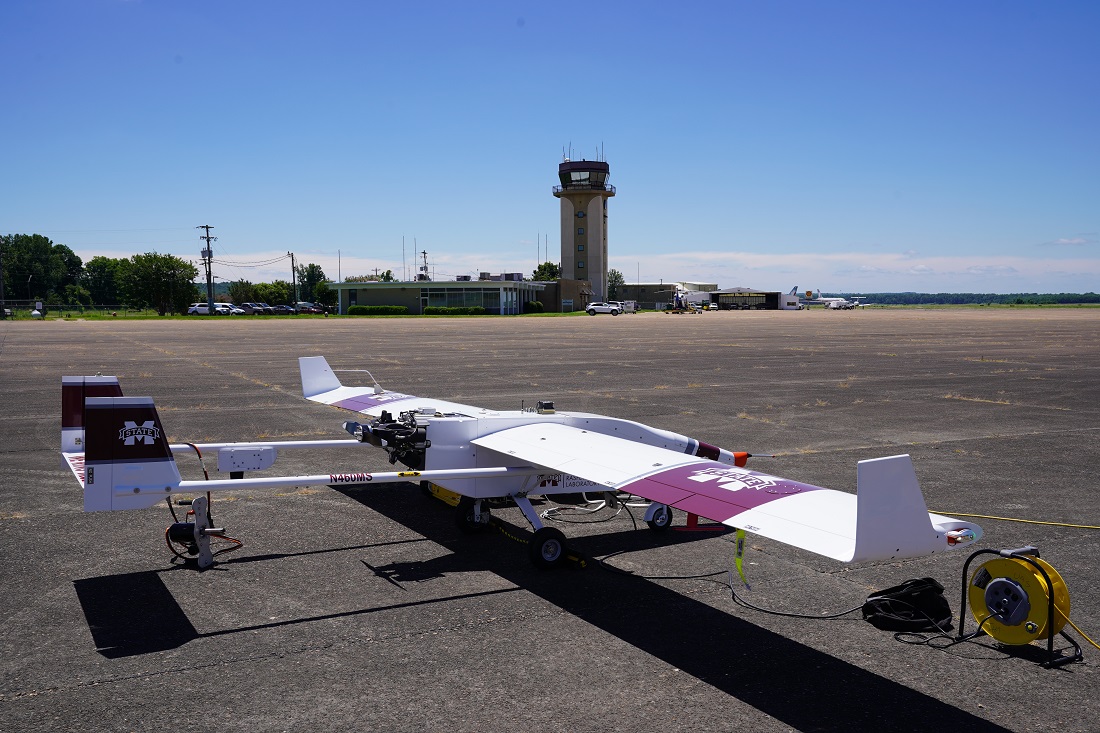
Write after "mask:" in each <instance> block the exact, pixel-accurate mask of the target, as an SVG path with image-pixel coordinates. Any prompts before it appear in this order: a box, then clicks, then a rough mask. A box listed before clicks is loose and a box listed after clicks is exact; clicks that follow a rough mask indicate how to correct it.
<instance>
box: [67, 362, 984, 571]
mask: <svg viewBox="0 0 1100 733" xmlns="http://www.w3.org/2000/svg"><path fill="white" fill-rule="evenodd" d="M299 369H300V371H301V378H302V393H303V395H304V396H305V397H306V398H307V399H309V400H312V401H314V402H320V403H323V404H327V405H334V406H337V407H341V408H344V409H347V410H351V411H353V412H357V413H361V414H363V415H366V416H367V418H368V419H367V420H366V421H365V422H363V423H359V422H352V421H349V422H345V423H344V429H345V430H346V431H347V432H348V433H350V434H351V435H352V436H353V437H352V438H351V439H343V440H313V441H283V442H273V441H258V442H252V443H202V444H169V442H168V439H167V435H166V433H165V431H164V428H163V426H162V424H161V421H160V417H159V416H158V414H157V410H156V407H155V406H154V404H153V399H152V398H151V397H125V396H123V395H122V389H121V387H120V386H119V383H118V380H117V378H115V377H100V376H96V377H64V378H63V379H62V438H61V441H62V456H63V457H64V461H65V463H66V464H67V465H68V466H69V468H70V469H71V470H72V472H73V474H74V475H75V476H76V478H77V480H78V481H79V482H80V484H81V486H82V487H83V490H84V510H85V511H89V512H94V511H104V510H118V509H140V508H145V507H151V506H154V505H155V504H158V503H160V502H162V501H167V502H168V506H169V507H170V508H171V507H172V506H173V501H175V502H176V503H177V505H178V504H180V503H181V502H179V500H178V499H177V497H178V496H179V495H181V494H198V495H199V496H198V498H195V499H193V500H188V501H186V502H182V503H185V504H187V505H189V506H190V507H191V510H190V511H189V513H188V516H189V518H190V516H191V515H193V521H187V522H176V523H175V524H173V525H172V526H171V527H170V528H169V529H168V531H167V532H166V540H167V541H168V545H169V547H170V548H171V547H173V543H177V544H178V545H180V546H183V547H185V548H186V550H187V553H188V554H189V555H194V556H197V560H198V565H199V567H203V568H205V567H209V566H210V565H212V564H213V553H212V552H211V547H210V540H211V538H212V537H221V536H223V535H224V530H223V529H221V528H217V527H213V526H212V521H211V519H210V510H209V497H210V494H211V493H212V492H216V491H249V490H253V489H261V488H288V487H304V486H370V485H373V484H379V483H387V482H431V483H433V484H435V485H438V486H441V487H443V488H446V489H448V490H450V491H452V492H455V493H457V494H459V495H460V496H461V497H462V498H461V500H460V502H459V504H458V516H457V520H458V522H459V526H460V527H462V528H464V529H469V530H475V529H481V528H484V527H486V526H488V525H489V523H490V501H489V500H490V499H508V500H511V501H512V502H514V503H515V505H516V506H517V507H519V509H520V511H521V512H522V513H523V516H524V517H525V518H526V519H527V521H528V522H529V523H530V524H531V527H532V529H533V530H534V535H533V536H532V538H531V539H530V541H529V544H528V550H529V554H530V557H531V560H532V561H533V562H534V563H535V564H536V565H537V566H539V567H550V566H553V565H556V564H558V563H560V562H561V561H562V560H563V559H565V557H566V556H567V552H568V550H567V545H566V538H565V535H564V534H562V532H561V531H560V530H558V529H556V528H554V527H547V526H543V524H542V521H541V520H540V517H539V515H538V513H537V512H536V511H535V510H534V508H533V507H532V504H531V497H532V496H552V495H554V494H559V493H576V492H578V491H593V492H595V491H602V492H608V493H612V492H622V493H624V494H628V495H633V496H639V497H642V498H644V499H647V500H648V501H650V502H652V503H651V504H650V505H649V507H648V509H647V511H646V513H645V520H646V521H647V522H648V523H649V525H650V526H651V527H653V528H654V529H662V528H665V527H668V526H669V524H670V523H671V521H672V511H671V510H672V509H673V508H676V509H680V510H682V511H684V512H688V513H689V514H694V515H697V516H700V517H705V518H707V519H711V520H714V521H716V522H721V523H722V524H725V525H728V526H730V527H736V528H740V529H744V530H747V531H749V532H754V533H756V534H759V535H762V536H764V537H769V538H771V539H774V540H778V541H780V542H784V543H787V544H790V545H794V546H795V547H800V548H802V549H806V550H810V551H812V552H816V553H819V554H821V555H825V556H827V557H830V558H833V559H835V560H840V561H842V562H861V561H874V560H895V559H901V558H908V557H917V556H922V555H927V554H932V553H937V552H942V551H944V550H948V549H952V548H955V547H965V546H967V545H970V544H972V543H974V542H975V541H976V540H977V539H978V538H979V537H981V535H982V530H981V528H980V527H978V526H977V525H975V524H973V523H971V522H964V521H960V520H958V519H953V518H951V517H945V516H941V515H939V514H930V513H929V512H928V510H927V508H926V506H925V503H924V498H923V497H922V495H921V490H920V486H919V485H918V483H917V477H916V473H915V472H914V470H913V464H912V462H911V461H910V458H909V456H908V455H897V456H889V457H885V458H875V459H871V460H865V461H860V462H859V464H858V466H857V469H856V485H857V493H856V494H855V495H852V494H849V493H845V492H841V491H834V490H831V489H825V488H821V487H819V486H814V485H811V484H806V483H801V482H799V481H793V480H791V479H786V478H781V477H779V476H773V475H771V474H767V473H762V472H759V471H751V470H748V469H746V468H745V465H746V462H747V461H748V459H749V458H750V457H751V456H750V454H748V453H744V452H730V451H728V450H724V449H721V448H718V447H716V446H713V445H710V444H708V443H704V442H702V441H699V440H696V439H694V438H690V437H687V436H685V435H679V434H677V433H672V432H669V431H666V430H661V429H658V428H652V427H648V426H646V425H642V424H640V423H636V422H631V421H629V420H621V419H616V418H612V417H605V416H602V415H593V414H588V413H578V412H558V411H555V409H554V403H552V402H539V403H538V406H537V408H536V409H533V410H532V409H526V410H512V411H495V410H486V409H482V408H478V407H473V406H470V405H464V404H459V403H455V402H449V401H446V400H435V399H429V398H424V397H415V396H413V395H408V394H404V393H401V392H391V391H388V390H385V389H383V388H382V387H381V386H380V385H379V384H378V383H377V382H374V378H373V376H371V381H372V382H373V384H372V385H371V386H369V387H352V386H345V385H343V384H342V383H341V382H340V380H339V378H338V377H337V376H336V374H335V373H334V372H333V370H332V369H331V368H330V367H329V365H328V362H327V361H326V360H325V358H324V357H322V356H315V357H302V358H300V359H299ZM352 371H363V370H352ZM367 374H368V375H369V372H367ZM362 444H368V445H372V446H375V447H378V448H381V449H382V450H384V451H385V452H386V454H387V455H388V457H389V462H390V463H391V464H395V463H397V462H398V461H400V462H401V463H402V464H404V465H405V466H407V467H408V468H409V470H406V471H392V472H376V471H371V470H366V469H364V470H362V471H351V472H342V471H341V472H329V473H322V474H318V475H306V476H261V477H258V478H243V474H244V472H245V471H260V470H264V469H267V468H270V467H271V466H272V465H273V464H274V463H275V460H276V458H277V456H278V453H279V451H281V450H285V449H295V448H298V449H307V450H308V449H311V448H319V447H325V448H331V447H341V448H359V447H360V446H361V445H362ZM193 452H197V453H199V454H200V456H201V455H202V454H203V453H205V454H207V455H211V454H217V459H218V470H219V471H221V472H229V473H231V475H234V476H235V477H234V478H230V479H211V480H204V481H184V480H182V479H181V476H180V472H179V469H178V467H177V465H176V460H175V457H174V454H177V453H193ZM203 471H204V473H205V472H206V469H205V468H204V469H203ZM563 479H564V480H563ZM174 513H175V511H174V510H173V514H174ZM173 551H174V552H175V550H174V549H173ZM177 554H180V553H178V552H177Z"/></svg>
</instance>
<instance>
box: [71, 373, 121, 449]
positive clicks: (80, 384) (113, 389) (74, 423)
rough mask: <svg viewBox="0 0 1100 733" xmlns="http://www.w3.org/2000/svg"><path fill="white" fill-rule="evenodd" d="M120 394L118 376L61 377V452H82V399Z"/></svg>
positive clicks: (119, 395)
mask: <svg viewBox="0 0 1100 733" xmlns="http://www.w3.org/2000/svg"><path fill="white" fill-rule="evenodd" d="M121 396H122V387H121V386H120V385H119V383H118V377H62V378H61V452H62V453H83V452H84V400H86V399H87V398H89V397H121Z"/></svg>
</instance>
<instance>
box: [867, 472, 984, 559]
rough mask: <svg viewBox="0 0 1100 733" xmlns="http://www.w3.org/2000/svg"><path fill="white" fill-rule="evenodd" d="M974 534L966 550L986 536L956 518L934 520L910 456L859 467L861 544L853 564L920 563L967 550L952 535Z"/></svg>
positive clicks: (935, 515) (937, 518) (934, 515)
mask: <svg viewBox="0 0 1100 733" xmlns="http://www.w3.org/2000/svg"><path fill="white" fill-rule="evenodd" d="M961 529H967V530H970V532H971V535H972V537H971V538H970V539H968V540H967V541H966V542H965V544H970V543H971V542H975V541H977V540H978V539H979V538H980V537H981V534H982V530H981V528H980V527H978V526H977V525H975V524H971V523H968V522H960V521H959V520H957V519H952V518H951V517H942V516H940V515H938V514H932V515H930V514H929V513H928V507H927V506H925V503H924V496H923V495H922V494H921V490H920V484H919V483H918V482H917V473H916V471H914V470H913V461H912V459H910V457H909V456H908V455H900V456H889V457H887V458H874V459H871V460H867V461H860V462H859V466H858V468H857V469H856V542H855V551H854V553H853V557H852V562H859V561H861V560H867V559H874V560H883V559H887V558H890V559H893V558H899V559H900V558H905V557H920V556H921V555H931V554H932V553H935V552H942V551H944V550H946V549H948V547H949V546H957V547H962V546H963V544H964V543H956V542H954V541H952V540H951V539H950V538H949V537H948V534H947V533H948V532H954V531H957V530H961Z"/></svg>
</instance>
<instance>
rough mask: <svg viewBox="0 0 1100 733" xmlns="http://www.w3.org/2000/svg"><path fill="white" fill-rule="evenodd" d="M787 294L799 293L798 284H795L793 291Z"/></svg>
mask: <svg viewBox="0 0 1100 733" xmlns="http://www.w3.org/2000/svg"><path fill="white" fill-rule="evenodd" d="M787 295H798V286H797V285H795V286H794V287H793V288H791V292H789V293H787Z"/></svg>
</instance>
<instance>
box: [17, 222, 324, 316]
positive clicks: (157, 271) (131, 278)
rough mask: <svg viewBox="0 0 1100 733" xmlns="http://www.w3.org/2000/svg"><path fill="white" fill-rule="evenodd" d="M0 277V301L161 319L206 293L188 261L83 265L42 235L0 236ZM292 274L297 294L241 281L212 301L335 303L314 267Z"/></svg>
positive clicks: (102, 260)
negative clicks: (152, 314) (124, 311)
mask: <svg viewBox="0 0 1100 733" xmlns="http://www.w3.org/2000/svg"><path fill="white" fill-rule="evenodd" d="M0 274H2V279H0V282H2V283H3V289H2V292H3V294H4V299H5V300H24V299H26V300H28V301H36V300H41V301H42V302H43V303H44V304H46V305H47V306H51V305H53V306H61V305H64V306H125V307H129V308H135V309H139V310H155V311H157V313H159V314H160V315H166V314H168V313H186V312H187V308H188V306H189V305H190V304H191V303H194V302H197V301H202V300H205V298H206V295H205V292H206V289H205V287H202V288H200V287H199V286H198V285H196V284H195V279H196V278H197V277H198V276H199V271H198V268H197V267H195V265H193V264H192V263H191V262H189V261H187V260H183V259H180V258H179V257H176V256H174V255H166V254H159V253H157V252H146V253H145V254H136V255H133V256H132V257H127V258H117V259H116V258H112V257H101V256H96V257H93V258H91V259H90V260H88V261H87V262H86V263H85V262H83V261H82V260H81V258H80V257H79V256H77V254H76V253H75V252H73V251H72V249H70V248H69V247H67V246H65V245H64V244H56V243H54V242H53V241H51V240H50V238H49V237H44V236H42V235H41V234H6V235H2V236H0ZM295 275H296V279H297V280H298V282H297V293H295V288H294V284H292V283H290V282H287V281H285V280H276V281H274V282H271V283H255V284H253V283H251V282H249V281H247V280H243V279H242V280H238V281H235V282H231V283H229V284H228V287H227V288H218V291H219V292H220V294H219V295H218V296H217V297H216V298H215V299H216V300H222V299H228V300H230V301H231V302H234V303H247V302H254V301H261V302H264V303H268V304H269V305H293V304H294V303H295V302H296V301H299V300H301V301H310V302H318V303H321V304H322V305H334V304H335V303H336V291H335V290H333V289H332V288H330V287H329V286H328V283H327V282H326V281H327V279H328V278H326V277H325V272H324V270H322V269H321V266H320V265H317V264H314V263H309V264H307V265H298V266H297V267H296V268H295Z"/></svg>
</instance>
